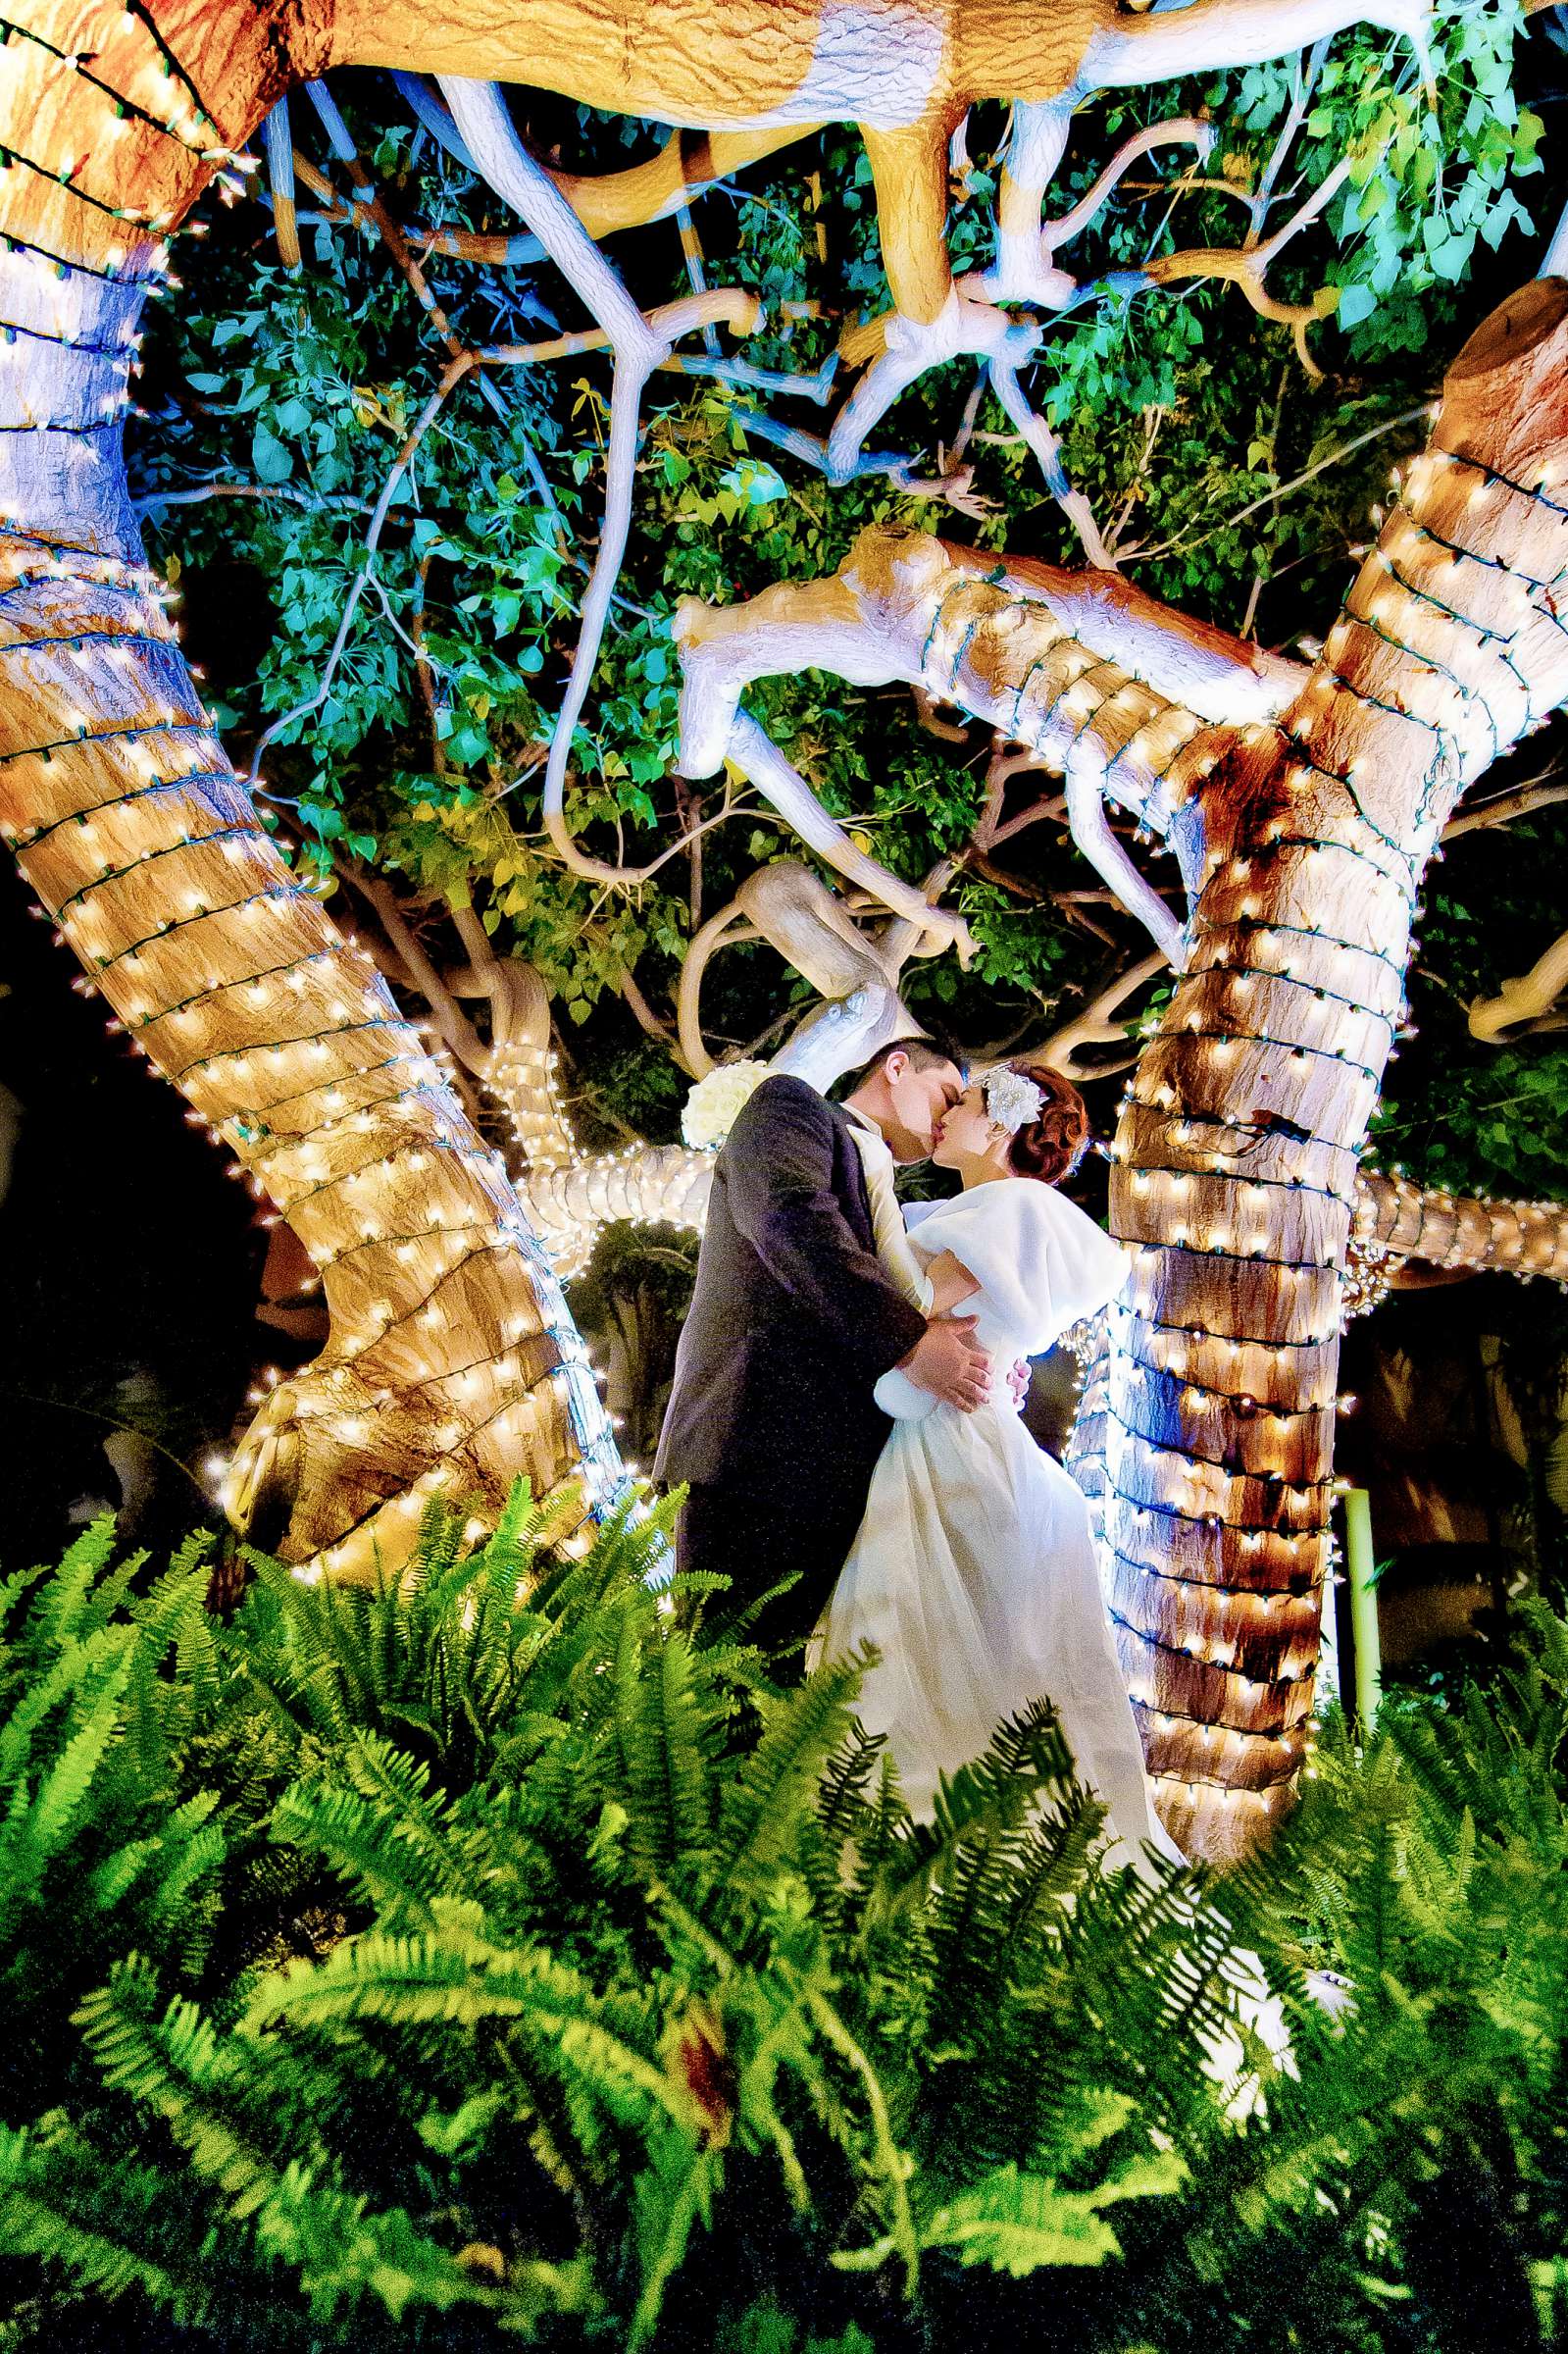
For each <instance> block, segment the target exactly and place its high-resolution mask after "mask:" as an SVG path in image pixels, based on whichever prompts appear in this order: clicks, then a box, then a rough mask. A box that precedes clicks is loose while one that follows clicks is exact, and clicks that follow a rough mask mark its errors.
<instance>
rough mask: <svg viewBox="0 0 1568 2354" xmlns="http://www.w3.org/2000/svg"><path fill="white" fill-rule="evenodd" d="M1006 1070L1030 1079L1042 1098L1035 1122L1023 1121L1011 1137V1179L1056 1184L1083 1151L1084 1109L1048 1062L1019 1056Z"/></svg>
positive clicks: (1073, 1090) (1085, 1142)
mask: <svg viewBox="0 0 1568 2354" xmlns="http://www.w3.org/2000/svg"><path fill="white" fill-rule="evenodd" d="M1007 1067H1008V1069H1009V1070H1010V1071H1016V1072H1017V1073H1018V1075H1019V1077H1020V1078H1021V1079H1029V1080H1033V1082H1034V1084H1035V1085H1036V1086H1037V1088H1038V1089H1039V1091H1040V1093H1041V1095H1042V1096H1043V1097H1044V1099H1045V1100H1044V1102H1043V1103H1042V1104H1041V1105H1040V1109H1039V1117H1038V1119H1035V1120H1026V1121H1025V1123H1024V1125H1023V1127H1022V1128H1020V1129H1019V1130H1018V1131H1017V1133H1016V1134H1015V1135H1014V1138H1013V1142H1012V1148H1011V1150H1010V1151H1009V1152H1008V1155H1007V1165H1008V1167H1009V1168H1010V1169H1011V1170H1012V1172H1013V1174H1014V1176H1015V1177H1037V1178H1038V1179H1039V1181H1040V1183H1041V1185H1059V1184H1060V1183H1061V1181H1062V1179H1063V1178H1064V1177H1069V1176H1071V1175H1072V1172H1073V1171H1074V1169H1076V1168H1077V1166H1078V1164H1079V1162H1080V1161H1081V1160H1082V1159H1083V1157H1084V1154H1085V1152H1086V1151H1087V1147H1088V1136H1089V1129H1088V1109H1087V1105H1086V1103H1085V1101H1084V1099H1083V1097H1082V1096H1081V1095H1080V1094H1079V1092H1078V1090H1077V1088H1076V1087H1075V1086H1074V1085H1073V1083H1072V1081H1071V1080H1070V1079H1064V1078H1063V1077H1062V1074H1061V1072H1060V1071H1053V1070H1052V1069H1051V1066H1050V1064H1049V1063H1048V1062H1031V1061H1030V1060H1029V1059H1028V1058H1027V1057H1023V1058H1021V1059H1020V1060H1019V1061H1017V1062H1010V1063H1009V1064H1008V1066H1007Z"/></svg>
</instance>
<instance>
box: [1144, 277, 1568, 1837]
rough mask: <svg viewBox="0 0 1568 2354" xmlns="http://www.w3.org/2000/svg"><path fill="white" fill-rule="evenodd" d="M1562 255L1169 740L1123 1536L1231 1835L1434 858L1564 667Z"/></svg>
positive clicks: (1548, 703)
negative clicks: (1360, 1167) (1282, 696)
mask: <svg viewBox="0 0 1568 2354" xmlns="http://www.w3.org/2000/svg"><path fill="white" fill-rule="evenodd" d="M1565 321H1568V285H1565V284H1564V283H1563V281H1549V282H1547V283H1540V282H1537V283H1535V284H1533V285H1531V286H1528V287H1526V288H1524V289H1523V290H1522V291H1521V292H1520V293H1519V294H1517V295H1515V296H1513V297H1511V298H1510V300H1509V301H1508V302H1506V303H1504V304H1503V305H1502V307H1501V308H1500V309H1499V310H1498V311H1496V312H1494V313H1493V314H1492V317H1491V318H1490V319H1489V320H1488V321H1487V322H1486V324H1485V325H1484V326H1483V327H1482V328H1481V329H1480V330H1479V331H1478V332H1477V333H1476V334H1475V335H1474V336H1473V337H1472V338H1471V340H1470V342H1469V343H1468V344H1467V345H1466V346H1465V349H1464V350H1463V352H1462V353H1461V354H1460V356H1459V358H1458V360H1457V361H1456V362H1455V363H1454V366H1453V368H1452V369H1451V370H1450V372H1449V375H1448V378H1447V381H1446V383H1445V385H1444V388H1443V396H1442V405H1441V408H1440V411H1439V414H1438V418H1437V422H1436V427H1435V431H1434V435H1433V439H1432V442H1431V444H1430V446H1429V448H1428V450H1427V452H1426V454H1425V455H1424V456H1422V457H1421V458H1419V459H1418V460H1416V462H1415V463H1414V464H1413V465H1412V467H1411V468H1410V470H1409V473H1408V476H1407V478H1406V480H1405V483H1404V486H1403V488H1402V490H1401V494H1400V498H1399V503H1398V505H1397V506H1396V507H1395V508H1394V510H1393V512H1392V513H1391V516H1390V518H1389V520H1388V522H1387V524H1386V525H1385V527H1384V530H1383V532H1382V535H1381V537H1380V539H1379V543H1378V546H1377V548H1376V550H1375V551H1374V553H1373V554H1372V556H1371V557H1370V558H1369V560H1368V561H1367V563H1366V564H1365V565H1364V566H1363V568H1362V571H1361V573H1360V575H1359V577H1358V579H1357V580H1356V583H1355V585H1354V587H1353V588H1352V590H1351V592H1350V595H1349V596H1348V597H1347V598H1346V600H1345V604H1344V608H1343V611H1342V613H1341V615H1340V620H1339V622H1338V623H1337V624H1336V626H1335V628H1334V629H1333V630H1332V631H1331V633H1330V635H1329V639H1328V642H1327V644H1326V646H1325V648H1324V651H1323V655H1322V657H1321V659H1320V660H1319V662H1318V664H1317V665H1316V667H1315V669H1314V671H1313V674H1312V677H1311V679H1310V681H1309V683H1308V684H1307V686H1306V687H1305V689H1304V691H1302V693H1301V694H1300V695H1299V696H1298V697H1297V698H1296V700H1295V701H1294V702H1293V703H1292V704H1291V706H1290V708H1289V709H1288V710H1287V711H1286V712H1285V713H1284V714H1283V716H1282V717H1281V718H1280V720H1279V721H1277V722H1271V723H1268V724H1264V725H1259V726H1256V727H1253V728H1251V729H1248V730H1246V731H1245V732H1244V733H1243V735H1242V736H1241V737H1240V738H1239V740H1235V739H1233V740H1231V741H1229V742H1226V741H1224V740H1221V741H1218V742H1212V741H1211V742H1205V741H1204V740H1203V739H1197V740H1195V741H1194V742H1192V743H1191V744H1190V745H1189V747H1188V750H1187V751H1186V753H1184V755H1183V756H1182V761H1181V763H1180V766H1181V770H1182V772H1183V773H1182V775H1181V778H1180V781H1179V782H1180V790H1179V793H1178V794H1177V796H1176V814H1175V815H1174V817H1173V820H1172V824H1171V829H1170V831H1171V839H1172V842H1173V844H1175V846H1176V848H1177V850H1178V854H1179V856H1180V858H1181V861H1182V867H1183V873H1184V877H1185V879H1186V883H1187V887H1188V892H1189V898H1190V902H1191V909H1192V912H1191V918H1190V924H1189V940H1190V947H1189V955H1188V960H1187V969H1186V972H1185V974H1184V976H1183V979H1182V981H1181V983H1180V985H1179V987H1178V989H1177V991H1176V994H1175V996H1174V998H1172V1001H1171V1004H1170V1006H1169V1008H1168V1010H1167V1012H1166V1014H1165V1017H1164V1019H1163V1021H1162V1023H1161V1025H1160V1029H1159V1032H1158V1033H1157V1035H1156V1036H1155V1037H1154V1038H1153V1039H1151V1041H1150V1042H1149V1044H1148V1046H1147V1048H1146V1049H1145V1050H1144V1052H1143V1054H1142V1056H1141V1057H1140V1059H1139V1063H1138V1072H1137V1076H1136V1079H1135V1082H1134V1085H1133V1087H1132V1089H1131V1090H1130V1093H1129V1098H1128V1100H1127V1104H1126V1108H1125V1110H1124V1113H1123V1116H1122V1120H1121V1123H1120V1127H1119V1130H1118V1137H1117V1145H1116V1158H1117V1167H1116V1170H1115V1174H1114V1179H1113V1185H1112V1196H1111V1214H1112V1223H1113V1225H1114V1227H1115V1228H1116V1230H1117V1231H1118V1232H1119V1233H1121V1234H1123V1235H1125V1236H1127V1237H1129V1238H1130V1239H1132V1240H1133V1241H1135V1242H1136V1243H1137V1244H1138V1254H1137V1262H1136V1266H1135V1270H1134V1276H1133V1281H1132V1284H1131V1286H1130V1288H1129V1292H1128V1295H1127V1305H1126V1308H1125V1310H1124V1311H1123V1312H1122V1314H1121V1315H1120V1317H1119V1322H1118V1329H1117V1331H1116V1334H1115V1336H1114V1342H1113V1347H1112V1352H1111V1357H1110V1363H1109V1369H1108V1379H1107V1393H1106V1416H1107V1438H1108V1445H1107V1451H1106V1484H1107V1494H1106V1499H1105V1535H1106V1544H1107V1547H1108V1549H1109V1560H1110V1574H1111V1590H1112V1596H1113V1603H1114V1608H1115V1611H1116V1612H1117V1616H1118V1629H1117V1631H1118V1637H1119V1641H1120V1645H1121V1649H1122V1656H1123V1662H1124V1665H1125V1667H1126V1670H1127V1674H1128V1678H1129V1684H1130V1687H1131V1689H1132V1691H1133V1693H1134V1696H1135V1700H1136V1702H1137V1705H1138V1710H1139V1714H1140V1717H1141V1720H1142V1723H1143V1727H1144V1736H1145V1742H1146V1747H1147V1753H1148V1762H1149V1766H1150V1768H1151V1770H1152V1771H1153V1772H1154V1773H1155V1774H1156V1776H1157V1777H1158V1779H1159V1783H1160V1799H1161V1805H1160V1811H1161V1815H1162V1817H1163V1818H1164V1820H1165V1821H1166V1823H1167V1824H1168V1826H1169V1827H1170V1829H1171V1830H1172V1831H1173V1833H1174V1834H1175V1836H1176V1837H1177V1838H1178V1839H1179V1840H1180V1841H1181V1842H1182V1844H1183V1845H1184V1846H1185V1847H1187V1848H1188V1849H1189V1852H1192V1853H1198V1854H1204V1855H1207V1856H1210V1857H1220V1856H1225V1855H1229V1854H1236V1853H1239V1852H1242V1851H1244V1850H1245V1849H1246V1848H1247V1847H1248V1846H1250V1845H1251V1844H1252V1842H1253V1841H1254V1840H1255V1839H1256V1838H1257V1837H1258V1836H1259V1835H1260V1833H1261V1832H1262V1831H1263V1830H1264V1829H1265V1828H1266V1826H1267V1824H1268V1823H1269V1822H1270V1821H1271V1820H1272V1819H1273V1818H1274V1817H1275V1816H1276V1815H1277V1814H1278V1813H1279V1812H1280V1811H1281V1810H1282V1809H1284V1808H1285V1807H1287V1806H1289V1805H1290V1800H1291V1791H1292V1785H1293V1777H1294V1775H1295V1773H1296V1771H1297V1770H1298V1768H1299V1766H1300V1764H1301V1760H1302V1754H1303V1745H1304V1742H1305V1740H1306V1738H1307V1737H1308V1725H1309V1721H1310V1717H1311V1712H1312V1693H1313V1677H1314V1673H1315V1668H1316V1663H1317V1651H1318V1621H1319V1588H1320V1585H1321V1581H1322V1579H1323V1578H1324V1576H1325V1575H1326V1574H1327V1571H1328V1561H1329V1499H1330V1480H1331V1465H1332V1450H1333V1422H1334V1396H1335V1384H1336V1376H1337V1365H1338V1356H1339V1329H1340V1296H1339V1295H1340V1269H1341V1267H1342V1265H1343V1260H1344V1254H1345V1246H1346V1242H1347V1239H1348V1235H1349V1228H1350V1218H1351V1207H1352V1199H1353V1189H1354V1181H1355V1169H1356V1160H1357V1156H1358V1154H1359V1152H1360V1150H1361V1148H1362V1145H1363V1142H1364V1139H1365V1135H1366V1126H1367V1119H1368V1115H1369V1113H1370V1112H1371V1109H1372V1107H1373V1104H1374V1103H1375V1101H1376V1100H1377V1095H1378V1090H1379V1086H1380V1083H1381V1080H1382V1075H1383V1070H1384V1065H1385V1062H1386V1060H1387V1057H1388V1054H1389V1052H1390V1049H1391V1041H1392V1038H1393V1035H1394V1031H1395V1028H1396V1026H1397V1024H1398V1023H1399V1021H1400V1020H1401V1019H1402V1016H1403V1010H1404V1008H1403V996H1402V989H1403V974H1404V969H1405V964H1406V961H1407V958H1408V953H1409V945H1410V929H1411V921H1412V913H1413V910H1414V907H1415V903H1416V895H1417V892H1418V889H1419V884H1420V878H1421V874H1422V871H1423V868H1424V866H1425V863H1426V860H1427V859H1428V857H1429V856H1430V855H1431V854H1432V851H1433V848H1434V846H1435V844H1436V843H1437V840H1438V837H1439V835H1440V833H1441V832H1442V827H1443V825H1444V823H1445V822H1446V820H1447V818H1448V816H1449V813H1450V812H1451V810H1452V808H1453V804H1454V801H1455V799H1456V798H1457V796H1458V794H1459V793H1460V792H1461V790H1462V789H1463V787H1464V786H1465V784H1467V783H1468V782H1469V781H1470V780H1471V779H1473V778H1474V777H1476V776H1478V775H1479V774H1480V773H1481V772H1482V771H1483V770H1484V769H1485V768H1486V767H1487V766H1488V764H1489V763H1490V762H1491V761H1492V759H1494V758H1495V757H1496V756H1497V755H1498V754H1499V753H1500V752H1501V751H1503V750H1505V749H1506V748H1507V746H1508V745H1509V744H1510V743H1512V742H1514V741H1515V740H1516V738H1517V737H1518V736H1520V735H1521V734H1522V733H1523V732H1524V731H1525V730H1526V729H1528V728H1530V727H1532V726H1534V725H1535V724H1536V723H1537V722H1538V721H1540V720H1541V719H1542V718H1543V717H1544V716H1545V715H1546V714H1547V713H1548V712H1549V711H1550V710H1551V709H1552V708H1553V707H1554V706H1555V705H1556V704H1557V703H1558V702H1559V701H1561V699H1562V698H1563V695H1564V693H1565V691H1568V628H1565V627H1564V623H1563V621H1562V620H1561V619H1559V617H1558V611H1557V603H1558V601H1559V600H1560V598H1561V596H1562V593H1563V592H1562V589H1561V588H1560V584H1561V583H1562V582H1563V581H1564V579H1565V575H1568V506H1565V505H1564V503H1563V502H1562V500H1561V499H1560V497H1559V496H1558V494H1557V492H1556V489H1555V487H1554V485H1555V482H1556V480H1557V477H1558V474H1559V471H1560V470H1561V468H1562V465H1563V457H1564V425H1565V408H1568V326H1565Z"/></svg>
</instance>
